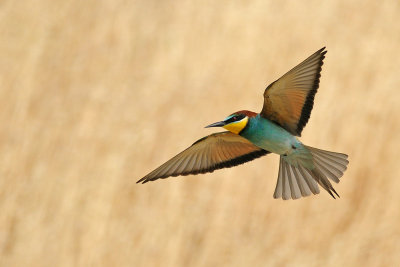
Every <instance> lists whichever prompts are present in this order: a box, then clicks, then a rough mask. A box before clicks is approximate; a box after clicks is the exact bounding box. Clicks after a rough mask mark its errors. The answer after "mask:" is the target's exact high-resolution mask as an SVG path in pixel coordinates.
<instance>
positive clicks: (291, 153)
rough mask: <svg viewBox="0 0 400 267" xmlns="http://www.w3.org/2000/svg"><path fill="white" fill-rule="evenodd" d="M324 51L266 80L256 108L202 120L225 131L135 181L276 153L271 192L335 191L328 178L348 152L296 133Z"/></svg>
mask: <svg viewBox="0 0 400 267" xmlns="http://www.w3.org/2000/svg"><path fill="white" fill-rule="evenodd" d="M326 52H327V51H326V50H325V47H324V48H322V49H320V50H318V51H317V52H315V53H314V54H312V55H311V56H310V57H308V58H307V59H306V60H304V61H303V62H301V63H300V64H299V65H297V66H296V67H294V68H293V69H291V70H290V71H288V72H287V73H286V74H285V75H283V76H282V77H281V78H279V79H278V80H276V81H275V82H273V83H271V84H270V85H269V86H268V87H267V88H266V89H265V91H264V106H263V108H262V110H261V112H260V113H258V114H257V113H255V112H252V111H248V110H241V111H238V112H235V113H232V114H231V115H229V116H228V117H226V118H225V119H224V120H223V121H220V122H216V123H213V124H210V125H208V126H206V128H208V127H223V128H225V129H226V130H228V131H224V132H218V133H213V134H211V135H208V136H205V137H203V138H201V139H200V140H198V141H196V142H195V143H194V144H193V145H191V146H190V147H189V148H187V149H186V150H184V151H182V152H181V153H179V154H178V155H176V156H175V157H173V158H172V159H170V160H168V161H167V162H165V163H164V164H162V165H161V166H160V167H158V168H157V169H155V170H154V171H152V172H150V173H149V174H147V175H146V176H144V177H143V178H142V179H140V180H139V181H138V183H147V182H150V181H155V180H157V179H160V178H162V179H163V178H167V177H170V176H179V175H189V174H199V173H207V172H213V171H215V170H217V169H222V168H230V167H233V166H236V165H239V164H243V163H245V162H248V161H251V160H253V159H256V158H259V157H261V156H265V155H267V154H269V153H275V154H278V155H280V163H279V173H278V181H277V184H276V188H275V192H274V195H273V196H274V198H282V199H284V200H286V199H298V198H300V197H305V196H309V195H311V193H312V194H314V195H315V194H318V193H319V187H318V185H320V186H321V187H322V188H324V189H325V190H326V191H327V192H328V193H329V194H330V195H331V196H332V197H333V198H335V195H336V196H338V197H339V195H338V193H337V192H336V191H335V189H334V188H333V186H332V184H331V182H330V180H331V181H333V182H335V183H338V182H339V178H340V177H342V175H343V173H344V171H345V170H346V168H347V164H348V163H349V161H348V160H347V155H346V154H342V153H336V152H330V151H325V150H321V149H317V148H313V147H310V146H306V145H304V144H303V143H302V142H300V141H299V139H298V138H297V137H296V136H300V135H301V132H302V130H303V128H304V126H305V125H306V124H307V122H308V119H309V118H310V113H311V110H312V108H313V105H314V97H315V94H316V93H317V89H318V87H319V79H320V77H321V74H320V73H321V66H322V65H323V60H324V58H325V54H326Z"/></svg>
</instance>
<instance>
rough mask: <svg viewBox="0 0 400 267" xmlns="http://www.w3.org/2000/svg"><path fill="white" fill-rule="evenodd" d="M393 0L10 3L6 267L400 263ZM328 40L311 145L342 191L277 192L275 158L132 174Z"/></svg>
mask: <svg viewBox="0 0 400 267" xmlns="http://www.w3.org/2000/svg"><path fill="white" fill-rule="evenodd" d="M399 14H400V5H399V2H398V1H344V0H343V1H323V2H321V1H287V2H286V1H285V2H284V1H251V2H248V1H199V2H194V1H124V0H118V1H116V0H108V1H106V0H104V1H94V0H91V1H50V0H41V1H12V0H9V1H6V0H5V1H2V2H1V4H0V22H1V23H0V30H1V42H0V53H1V60H0V85H1V86H0V96H1V98H0V107H1V108H0V174H1V176H0V210H1V212H0V265H1V266H271V265H276V266H305V265H307V266H385V265H386V266H395V265H399V264H400V256H399V255H400V223H399V221H400V204H399V203H400V194H399V188H400V168H399V162H398V158H399V156H400V154H399V146H400V139H399V132H400V127H399V122H400V93H399V90H400V75H399V65H400V55H399V48H400V18H399ZM324 45H326V46H327V48H328V51H329V52H328V54H327V58H326V61H325V62H326V63H325V65H324V67H323V73H322V81H321V87H320V90H319V93H318V94H317V96H316V102H315V107H314V110H313V113H312V116H311V119H310V121H309V123H308V125H307V127H306V128H305V131H304V132H303V137H302V139H301V140H302V141H304V142H305V143H306V144H308V145H312V146H315V147H319V148H323V149H327V150H333V151H339V152H345V153H348V154H349V155H350V165H349V169H348V171H347V172H346V173H345V176H344V178H343V179H342V182H341V183H340V184H338V185H336V190H337V191H338V192H339V194H340V195H341V198H340V199H339V200H336V201H335V200H333V199H331V198H330V197H329V195H328V194H327V193H325V192H321V194H320V195H318V196H313V197H309V198H306V199H301V200H296V201H282V200H274V199H273V198H272V194H273V190H274V187H275V182H276V178H277V173H278V157H277V156H275V155H270V156H268V157H264V158H262V159H258V160H256V161H254V162H251V163H248V164H245V165H242V166H240V167H237V168H233V169H226V170H221V171H218V172H215V173H213V174H208V175H202V176H192V177H184V178H171V179H167V180H161V181H157V182H155V183H149V184H146V185H136V184H135V182H136V180H137V179H139V178H141V177H142V176H144V175H145V174H146V173H147V172H149V171H151V170H152V169H153V168H155V167H157V166H158V165H159V164H161V163H162V162H164V161H165V160H167V159H169V158H170V157H171V156H173V155H174V154H176V153H177V152H179V151H181V150H182V149H184V148H186V147H187V146H188V145H190V144H191V143H192V142H194V141H195V140H197V139H198V138H200V137H202V136H204V135H206V134H209V133H211V132H212V131H210V130H209V129H204V128H203V127H204V126H205V125H207V124H208V123H211V122H215V121H218V120H220V119H222V118H223V117H225V116H226V115H227V114H229V113H231V112H233V111H236V110H239V109H250V110H255V111H259V110H260V109H261V105H262V93H263V90H264V88H265V86H266V85H268V84H269V83H270V82H272V81H274V80H275V79H276V78H278V77H279V76H280V75H282V74H283V73H284V72H286V71H287V70H288V69H289V68H291V67H293V66H294V65H295V64H297V63H298V62H300V61H301V60H303V59H304V58H306V57H307V56H309V55H310V54H311V53H312V52H314V51H316V50H317V49H319V48H321V47H322V46H324Z"/></svg>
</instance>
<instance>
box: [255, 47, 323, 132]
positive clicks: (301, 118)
mask: <svg viewBox="0 0 400 267" xmlns="http://www.w3.org/2000/svg"><path fill="white" fill-rule="evenodd" d="M326 52H327V51H326V50H325V47H324V48H322V49H320V50H318V51H317V52H315V53H314V54H312V55H311V56H310V57H308V58H307V59H306V60H304V61H303V62H302V63H300V64H299V65H297V66H296V67H294V68H293V69H291V70H290V71H289V72H287V73H286V74H285V75H283V76H282V77H281V78H279V79H278V80H276V81H275V82H273V83H271V84H270V85H269V86H268V87H267V89H265V92H264V106H263V109H262V111H261V116H262V117H264V118H266V119H269V120H271V121H273V122H275V123H277V124H279V125H280V126H282V127H283V128H285V129H286V130H287V131H289V132H290V133H292V134H294V135H298V136H300V135H301V132H302V130H303V128H304V126H305V125H306V124H307V122H308V119H309V118H310V114H311V110H312V108H313V105H314V97H315V94H316V93H317V89H318V87H319V78H320V77H321V66H322V65H323V60H324V58H325V54H326Z"/></svg>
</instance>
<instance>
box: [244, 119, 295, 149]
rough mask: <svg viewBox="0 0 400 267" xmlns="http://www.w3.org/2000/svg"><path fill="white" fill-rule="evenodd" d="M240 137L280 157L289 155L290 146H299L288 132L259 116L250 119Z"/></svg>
mask: <svg viewBox="0 0 400 267" xmlns="http://www.w3.org/2000/svg"><path fill="white" fill-rule="evenodd" d="M240 135H241V136H243V137H244V138H246V139H247V140H249V141H250V142H252V143H253V144H255V145H256V146H258V147H261V148H263V149H265V150H268V151H270V152H272V153H276V154H280V155H283V154H288V153H289V154H290V152H291V151H292V150H293V149H292V145H294V146H298V145H301V143H300V142H299V141H298V140H297V138H296V137H294V136H293V135H291V134H290V133H289V132H288V131H286V130H285V129H283V128H282V127H280V126H278V125H276V124H275V123H272V122H271V121H269V120H266V119H264V118H262V117H260V115H257V116H256V117H254V118H250V120H249V123H248V125H247V127H246V128H245V129H244V130H243V131H242V132H241V133H240Z"/></svg>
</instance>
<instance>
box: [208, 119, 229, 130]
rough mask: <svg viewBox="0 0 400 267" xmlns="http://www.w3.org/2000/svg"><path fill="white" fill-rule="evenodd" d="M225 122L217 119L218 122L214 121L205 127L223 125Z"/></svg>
mask: <svg viewBox="0 0 400 267" xmlns="http://www.w3.org/2000/svg"><path fill="white" fill-rule="evenodd" d="M225 124H226V123H225V122H224V121H219V122H214V123H212V124H210V125H208V126H206V127H205V128H210V127H222V126H224V125H225Z"/></svg>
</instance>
